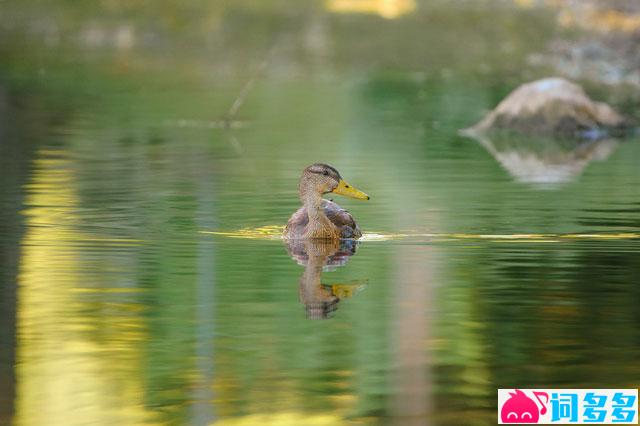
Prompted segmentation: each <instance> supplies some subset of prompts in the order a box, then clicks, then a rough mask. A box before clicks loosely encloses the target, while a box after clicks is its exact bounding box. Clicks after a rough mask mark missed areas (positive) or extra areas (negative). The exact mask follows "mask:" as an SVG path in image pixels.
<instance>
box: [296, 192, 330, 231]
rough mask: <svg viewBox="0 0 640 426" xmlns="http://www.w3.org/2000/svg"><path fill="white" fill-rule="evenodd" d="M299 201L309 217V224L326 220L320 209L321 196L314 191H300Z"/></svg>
mask: <svg viewBox="0 0 640 426" xmlns="http://www.w3.org/2000/svg"><path fill="white" fill-rule="evenodd" d="M300 200H301V201H302V204H303V205H304V206H305V207H306V208H307V214H308V215H309V223H312V222H314V221H315V222H318V221H323V220H325V219H327V216H325V214H324V210H323V209H322V195H321V194H319V193H318V192H316V191H310V190H305V189H304V188H303V189H301V190H300Z"/></svg>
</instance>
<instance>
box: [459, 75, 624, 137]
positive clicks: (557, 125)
mask: <svg viewBox="0 0 640 426" xmlns="http://www.w3.org/2000/svg"><path fill="white" fill-rule="evenodd" d="M626 125H627V123H626V120H625V118H624V117H623V116H621V115H620V114H619V113H618V112H616V111H615V110H614V109H613V108H611V107H610V106H609V105H607V104H605V103H602V102H596V101H593V100H591V99H590V98H589V97H588V96H587V94H586V93H585V92H584V90H583V89H582V88H581V87H580V86H578V85H576V84H574V83H572V82H570V81H567V80H565V79H563V78H546V79H543V80H537V81H534V82H531V83H527V84H523V85H522V86H520V87H518V88H517V89H516V90H514V91H513V92H511V93H510V94H509V96H507V97H506V98H505V99H504V100H503V101H502V102H500V103H499V104H498V106H497V107H496V108H495V109H494V110H493V111H491V112H490V113H489V114H487V116H486V117H485V118H484V119H483V120H482V121H480V122H479V123H477V124H476V125H474V126H472V127H470V128H469V129H465V130H464V131H463V133H464V134H467V135H471V136H473V135H474V134H478V133H486V132H488V131H491V130H512V131H516V132H519V133H522V134H525V135H530V136H563V137H585V135H590V134H591V135H592V134H594V131H596V130H612V131H617V130H619V129H622V128H624V127H626ZM597 133H598V132H595V134H597Z"/></svg>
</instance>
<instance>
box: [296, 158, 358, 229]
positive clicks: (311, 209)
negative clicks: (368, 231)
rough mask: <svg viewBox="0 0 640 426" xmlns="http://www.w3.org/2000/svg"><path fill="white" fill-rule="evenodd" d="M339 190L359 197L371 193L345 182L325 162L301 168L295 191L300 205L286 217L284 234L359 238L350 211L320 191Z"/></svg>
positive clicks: (353, 196) (347, 194) (342, 193)
mask: <svg viewBox="0 0 640 426" xmlns="http://www.w3.org/2000/svg"><path fill="white" fill-rule="evenodd" d="M330 192H332V193H334V194H340V195H344V196H347V197H351V198H356V199H359V200H368V199H370V197H369V196H368V195H367V194H365V193H364V192H362V191H360V190H358V189H356V188H354V187H353V186H351V185H349V184H348V183H347V182H345V181H344V180H343V179H342V177H341V176H340V173H339V172H338V171H337V170H336V169H334V168H333V167H331V166H329V165H327V164H312V165H310V166H309V167H307V168H305V169H304V170H303V171H302V176H301V177H300V184H299V186H298V194H299V196H300V200H301V201H302V207H300V208H299V209H298V210H297V211H296V212H295V213H294V214H293V215H291V218H290V219H289V222H287V226H286V227H285V230H284V237H285V238H289V239H305V238H322V239H334V240H337V239H340V238H354V239H355V238H360V237H361V236H362V232H361V231H360V227H358V225H357V224H356V221H355V220H354V219H353V216H351V213H349V212H348V211H346V210H345V209H343V208H342V207H340V206H339V205H337V204H336V203H334V202H333V201H329V200H325V199H323V198H322V195H323V194H328V193H330Z"/></svg>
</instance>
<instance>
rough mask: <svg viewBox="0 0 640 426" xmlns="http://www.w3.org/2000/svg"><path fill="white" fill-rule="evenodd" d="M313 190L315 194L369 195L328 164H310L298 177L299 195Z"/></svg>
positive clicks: (362, 197)
mask: <svg viewBox="0 0 640 426" xmlns="http://www.w3.org/2000/svg"><path fill="white" fill-rule="evenodd" d="M308 191H313V192H315V193H317V194H328V193H330V192H332V193H334V194H339V195H344V196H345V197H351V198H357V199H358V200H368V199H369V198H370V197H369V196H368V195H367V194H365V193H364V192H362V191H360V190H359V189H357V188H355V187H353V186H351V185H349V184H348V183H347V182H345V181H344V179H342V177H341V176H340V173H339V172H338V171H337V170H336V169H334V168H333V167H331V166H329V165H328V164H312V165H310V166H309V167H307V168H306V169H304V170H303V171H302V176H301V177H300V195H301V196H303V194H305V193H307V192H308Z"/></svg>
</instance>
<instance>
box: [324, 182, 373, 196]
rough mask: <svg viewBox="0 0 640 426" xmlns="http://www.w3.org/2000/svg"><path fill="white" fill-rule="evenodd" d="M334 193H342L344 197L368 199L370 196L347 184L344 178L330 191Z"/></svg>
mask: <svg viewBox="0 0 640 426" xmlns="http://www.w3.org/2000/svg"><path fill="white" fill-rule="evenodd" d="M331 192H333V193H334V194H339V195H344V196H345V197H351V198H357V199H358V200H368V199H369V198H370V197H369V196H368V195H367V194H365V193H364V192H362V191H360V190H359V189H357V188H354V187H353V186H351V185H349V184H348V183H347V182H345V181H344V179H340V183H338V186H336V188H335V189H334V190H333V191H331Z"/></svg>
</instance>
